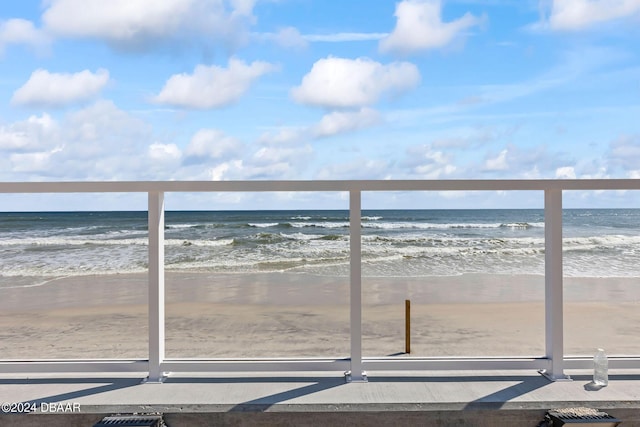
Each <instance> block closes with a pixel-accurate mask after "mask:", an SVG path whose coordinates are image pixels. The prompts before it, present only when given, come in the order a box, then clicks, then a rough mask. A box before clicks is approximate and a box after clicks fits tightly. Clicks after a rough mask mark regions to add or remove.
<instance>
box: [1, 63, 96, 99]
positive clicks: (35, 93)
mask: <svg viewBox="0 0 640 427" xmlns="http://www.w3.org/2000/svg"><path fill="white" fill-rule="evenodd" d="M108 82H109V72H108V71H107V70H102V69H100V70H98V71H97V72H96V73H92V72H91V71H89V70H84V71H81V72H79V73H73V74H69V73H50V72H49V71H47V70H41V69H40V70H36V71H34V72H33V73H31V77H29V80H27V82H26V83H25V84H24V85H22V86H21V87H20V88H19V89H18V90H16V91H15V92H14V94H13V97H12V98H11V103H12V104H14V105H24V106H29V107H61V106H65V105H69V104H73V103H76V102H82V101H87V100H90V99H92V98H94V97H95V96H97V95H98V94H99V93H100V91H101V90H102V89H103V88H104V87H105V85H106V84H107V83H108Z"/></svg>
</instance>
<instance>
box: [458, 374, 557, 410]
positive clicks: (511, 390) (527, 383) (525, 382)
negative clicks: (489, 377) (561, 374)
mask: <svg viewBox="0 0 640 427" xmlns="http://www.w3.org/2000/svg"><path fill="white" fill-rule="evenodd" d="M498 379H499V380H501V381H502V380H507V381H508V379H507V378H505V377H499V378H498ZM549 384H551V382H549V380H548V379H546V378H545V377H543V376H542V375H541V376H539V377H535V376H528V377H522V378H521V379H520V382H519V383H518V384H514V385H511V386H509V387H507V388H504V389H502V390H498V391H496V392H493V393H491V394H488V395H486V396H483V397H480V398H478V399H476V400H474V401H471V402H469V403H467V405H465V409H492V410H493V409H500V408H502V407H503V406H504V404H505V403H507V402H508V401H510V400H512V399H515V398H517V397H520V396H522V395H525V394H527V393H530V392H532V391H534V390H538V389H540V388H543V387H546V386H548V385H549Z"/></svg>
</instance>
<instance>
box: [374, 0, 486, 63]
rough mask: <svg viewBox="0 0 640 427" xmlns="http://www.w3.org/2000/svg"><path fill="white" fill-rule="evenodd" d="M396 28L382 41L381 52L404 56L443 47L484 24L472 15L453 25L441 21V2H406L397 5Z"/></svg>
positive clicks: (453, 22)
mask: <svg viewBox="0 0 640 427" xmlns="http://www.w3.org/2000/svg"><path fill="white" fill-rule="evenodd" d="M395 16H396V18H397V22H396V27H395V28H394V30H393V32H392V33H391V34H390V35H389V36H388V37H386V38H384V39H382V40H381V41H380V46H379V47H380V51H381V52H385V53H387V52H391V53H398V54H402V55H406V54H410V53H414V52H418V51H422V50H427V49H435V48H439V47H443V46H446V45H448V44H449V43H451V42H452V41H453V40H454V39H455V38H456V37H458V36H459V35H460V34H461V33H462V32H463V31H464V30H467V29H469V28H471V27H474V26H476V25H479V24H480V22H481V20H480V19H479V18H477V17H475V16H473V15H471V14H470V13H466V14H465V15H464V16H462V17H461V18H458V19H456V20H455V21H451V22H443V21H442V4H441V1H440V0H404V1H401V2H400V3H398V4H397V5H396V12H395Z"/></svg>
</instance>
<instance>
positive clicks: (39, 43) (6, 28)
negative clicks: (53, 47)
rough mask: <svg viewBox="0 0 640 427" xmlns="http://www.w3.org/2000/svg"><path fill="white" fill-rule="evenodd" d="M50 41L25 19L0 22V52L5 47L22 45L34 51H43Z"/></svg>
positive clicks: (42, 32)
mask: <svg viewBox="0 0 640 427" xmlns="http://www.w3.org/2000/svg"><path fill="white" fill-rule="evenodd" d="M50 43H51V40H50V38H49V36H48V35H47V34H45V33H44V31H42V30H39V29H37V28H35V27H34V25H33V22H31V21H27V20H25V19H9V20H7V21H3V22H0V52H2V50H4V48H5V46H8V45H12V44H23V45H26V46H29V47H31V48H33V49H35V50H36V51H41V50H44V49H45V48H47V47H48V46H49V44H50Z"/></svg>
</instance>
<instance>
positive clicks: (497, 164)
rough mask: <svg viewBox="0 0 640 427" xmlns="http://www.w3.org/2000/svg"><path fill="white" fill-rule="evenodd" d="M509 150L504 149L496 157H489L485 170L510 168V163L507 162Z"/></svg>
mask: <svg viewBox="0 0 640 427" xmlns="http://www.w3.org/2000/svg"><path fill="white" fill-rule="evenodd" d="M508 153H509V151H508V150H506V149H505V150H502V151H501V152H500V154H498V155H497V156H496V157H493V158H490V159H487V160H486V161H485V162H484V170H487V171H504V170H507V169H509V164H508V163H507V154H508Z"/></svg>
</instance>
